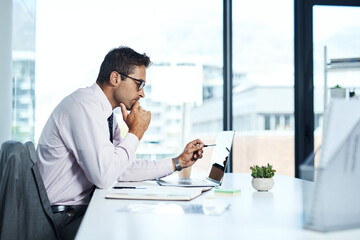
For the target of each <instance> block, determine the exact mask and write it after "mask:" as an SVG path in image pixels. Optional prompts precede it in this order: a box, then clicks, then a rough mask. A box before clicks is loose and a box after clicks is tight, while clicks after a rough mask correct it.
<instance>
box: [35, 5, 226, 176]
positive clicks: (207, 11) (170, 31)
mask: <svg viewBox="0 0 360 240" xmlns="http://www.w3.org/2000/svg"><path fill="white" fill-rule="evenodd" d="M70 6H71V7H70ZM64 13H66V14H65V15H66V16H65V15H64ZM37 16H38V29H37V30H38V34H37V66H36V67H37V72H36V74H37V85H36V96H37V108H36V116H37V122H36V126H37V128H36V134H37V137H38V136H39V134H40V132H41V129H42V128H43V126H44V124H45V121H46V120H47V117H48V116H49V114H50V113H51V111H52V110H53V109H54V107H55V106H56V105H57V104H58V103H59V101H60V100H61V99H62V98H64V97H65V96H66V95H68V94H70V93H71V92H73V91H75V90H76V89H77V88H80V87H86V86H90V85H91V84H93V83H94V82H95V80H96V78H97V74H98V70H99V68H100V64H101V62H102V60H103V58H104V56H105V54H106V53H107V52H108V51H109V50H110V49H112V48H114V47H118V46H120V45H124V46H129V47H131V48H133V49H134V50H136V51H138V52H140V53H143V52H145V53H146V54H147V55H149V56H150V58H151V60H152V62H153V64H152V65H151V66H150V68H149V69H148V71H147V82H146V86H145V88H144V91H145V99H142V100H141V105H142V106H143V107H144V108H145V109H147V110H150V111H151V112H152V121H151V123H150V126H149V129H148V131H147V132H146V134H145V135H144V137H143V139H142V141H141V144H140V145H139V148H138V151H137V153H138V155H137V157H138V158H147V159H152V160H155V159H161V158H166V157H173V156H177V155H178V154H180V153H181V152H182V150H183V149H184V147H185V144H186V143H187V142H188V141H190V140H193V139H195V138H200V139H201V140H203V141H204V142H205V143H213V142H214V140H215V139H214V138H215V133H216V132H217V131H219V130H222V114H223V111H222V105H223V100H222V86H223V77H222V1H210V2H209V1H206V0H199V1H192V0H184V1H167V0H154V1H146V0H142V1H125V0H123V1H119V0H104V1H86V0H78V1H72V0H64V1H56V2H53V1H51V2H49V1H45V0H39V2H38V9H37ZM116 114H117V119H118V120H119V121H120V124H121V129H122V133H125V132H126V131H127V129H126V126H125V124H124V123H122V122H121V119H122V117H121V112H120V111H116ZM36 139H37V138H36ZM210 156H211V149H210V148H208V149H207V150H205V153H204V159H203V160H202V161H199V162H198V163H197V164H196V165H195V166H194V168H193V173H194V174H196V173H199V174H200V173H203V172H204V170H205V169H207V166H208V165H209V161H208V160H209V157H210ZM206 174H207V173H206Z"/></svg>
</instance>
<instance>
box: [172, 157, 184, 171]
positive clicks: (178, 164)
mask: <svg viewBox="0 0 360 240" xmlns="http://www.w3.org/2000/svg"><path fill="white" fill-rule="evenodd" d="M173 160H174V164H175V168H176V171H181V169H182V167H181V165H180V163H179V160H178V158H177V157H176V158H173Z"/></svg>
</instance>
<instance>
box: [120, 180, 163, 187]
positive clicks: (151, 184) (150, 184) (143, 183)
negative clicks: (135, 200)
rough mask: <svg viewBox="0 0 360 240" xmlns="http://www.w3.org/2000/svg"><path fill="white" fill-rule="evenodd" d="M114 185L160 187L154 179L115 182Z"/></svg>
mask: <svg viewBox="0 0 360 240" xmlns="http://www.w3.org/2000/svg"><path fill="white" fill-rule="evenodd" d="M114 187H138V188H149V187H160V185H159V184H158V183H157V182H156V181H140V182H116V183H115V185H114Z"/></svg>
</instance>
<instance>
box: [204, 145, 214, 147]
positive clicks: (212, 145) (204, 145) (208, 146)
mask: <svg viewBox="0 0 360 240" xmlns="http://www.w3.org/2000/svg"><path fill="white" fill-rule="evenodd" d="M212 146H216V144H208V145H204V147H212Z"/></svg>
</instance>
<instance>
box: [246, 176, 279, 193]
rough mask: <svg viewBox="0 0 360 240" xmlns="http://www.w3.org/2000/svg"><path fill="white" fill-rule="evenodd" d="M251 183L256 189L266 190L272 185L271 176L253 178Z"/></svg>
mask: <svg viewBox="0 0 360 240" xmlns="http://www.w3.org/2000/svg"><path fill="white" fill-rule="evenodd" d="M251 185H252V186H253V188H255V189H256V190H258V191H268V190H270V189H271V188H272V187H273V186H274V179H273V178H253V179H252V180H251Z"/></svg>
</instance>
